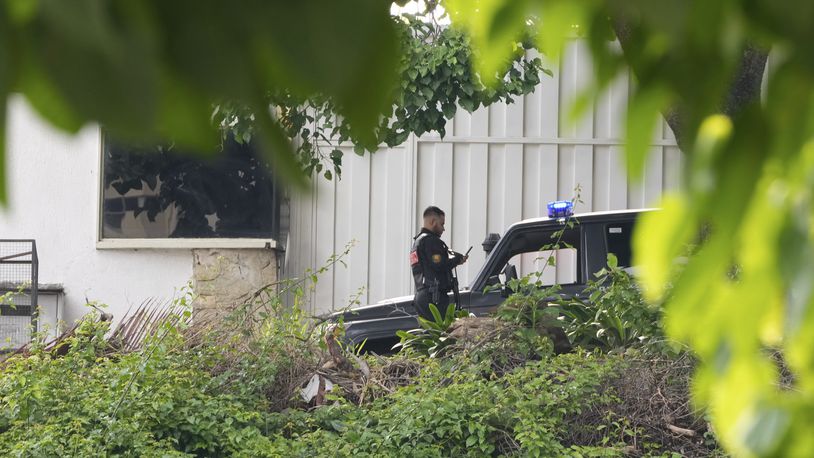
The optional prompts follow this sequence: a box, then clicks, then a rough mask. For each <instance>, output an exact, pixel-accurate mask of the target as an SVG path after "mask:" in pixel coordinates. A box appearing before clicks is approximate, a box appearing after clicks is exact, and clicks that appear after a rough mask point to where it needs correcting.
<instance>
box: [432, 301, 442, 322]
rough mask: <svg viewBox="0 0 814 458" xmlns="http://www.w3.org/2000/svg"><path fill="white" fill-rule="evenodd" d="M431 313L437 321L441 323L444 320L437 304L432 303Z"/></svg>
mask: <svg viewBox="0 0 814 458" xmlns="http://www.w3.org/2000/svg"><path fill="white" fill-rule="evenodd" d="M430 313H431V314H432V317H433V319H434V320H435V322H436V323H441V322H442V321H443V319H442V318H441V313H440V312H439V311H438V307H436V306H435V304H430Z"/></svg>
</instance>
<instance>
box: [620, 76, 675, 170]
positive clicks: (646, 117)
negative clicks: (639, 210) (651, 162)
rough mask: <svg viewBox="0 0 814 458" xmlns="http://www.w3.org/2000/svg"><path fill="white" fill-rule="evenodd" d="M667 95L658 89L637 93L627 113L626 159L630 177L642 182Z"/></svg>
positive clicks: (651, 88)
mask: <svg viewBox="0 0 814 458" xmlns="http://www.w3.org/2000/svg"><path fill="white" fill-rule="evenodd" d="M667 101H668V98H667V93H666V92H665V91H664V90H663V89H661V88H657V87H648V88H646V89H640V90H638V91H636V92H635V93H634V95H633V97H632V99H631V101H630V104H629V106H628V113H627V124H626V125H625V129H626V135H625V137H626V141H627V145H626V148H625V153H626V154H625V158H626V161H627V170H628V177H629V178H631V179H633V180H641V179H642V173H643V172H644V165H645V163H646V161H647V155H648V153H649V151H650V144H651V142H652V140H653V134H654V133H655V129H656V125H657V123H658V121H659V120H660V119H661V117H662V115H661V111H662V110H663V109H664V108H665V106H667Z"/></svg>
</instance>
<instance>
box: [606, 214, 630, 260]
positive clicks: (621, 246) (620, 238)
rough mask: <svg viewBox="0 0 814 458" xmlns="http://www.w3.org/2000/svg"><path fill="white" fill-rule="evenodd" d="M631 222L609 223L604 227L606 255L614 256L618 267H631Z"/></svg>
mask: <svg viewBox="0 0 814 458" xmlns="http://www.w3.org/2000/svg"><path fill="white" fill-rule="evenodd" d="M632 234H633V222H632V221H628V222H624V223H610V224H606V225H605V247H606V248H607V250H608V253H613V254H615V255H616V259H617V261H619V267H630V266H631V248H630V247H631V244H632V239H631V236H632Z"/></svg>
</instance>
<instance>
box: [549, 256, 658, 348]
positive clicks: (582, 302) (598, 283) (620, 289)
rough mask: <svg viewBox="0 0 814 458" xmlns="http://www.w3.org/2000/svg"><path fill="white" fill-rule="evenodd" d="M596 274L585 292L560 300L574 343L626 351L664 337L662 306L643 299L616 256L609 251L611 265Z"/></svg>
mask: <svg viewBox="0 0 814 458" xmlns="http://www.w3.org/2000/svg"><path fill="white" fill-rule="evenodd" d="M594 275H595V276H596V278H595V279H594V280H591V281H589V282H588V284H587V286H586V288H585V291H584V293H583V294H582V295H580V296H578V297H562V298H561V299H560V300H558V301H557V304H558V305H559V308H558V310H559V312H560V313H561V314H562V320H563V328H564V330H565V333H566V335H567V336H568V338H569V340H570V341H571V343H572V344H574V345H579V346H581V347H583V348H588V349H591V348H599V349H601V350H603V351H623V350H624V349H626V348H629V347H631V346H637V345H642V344H646V343H650V342H655V341H660V340H662V338H663V332H662V330H661V325H660V320H661V310H660V309H659V308H658V307H652V306H650V305H648V304H647V303H646V302H645V301H644V299H643V298H642V295H641V292H640V291H639V289H638V287H637V285H636V283H635V281H634V280H633V278H632V277H631V276H630V275H629V274H628V273H627V272H625V271H624V270H622V269H621V268H619V267H618V265H617V261H616V256H614V255H613V254H608V266H607V267H606V268H604V269H602V270H600V271H599V272H597V273H596V274H594Z"/></svg>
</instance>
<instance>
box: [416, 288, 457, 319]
mask: <svg viewBox="0 0 814 458" xmlns="http://www.w3.org/2000/svg"><path fill="white" fill-rule="evenodd" d="M431 303H433V304H435V306H436V307H438V313H440V314H441V316H444V313H446V311H447V306H448V305H449V294H447V292H441V293H439V294H438V303H435V302H433V300H432V293H431V292H430V290H429V288H421V289H420V290H418V291H417V292H416V294H415V310H416V312H418V316H420V317H421V318H424V319H425V320H430V321H435V318H433V316H432V313H431V312H430V304H431Z"/></svg>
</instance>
